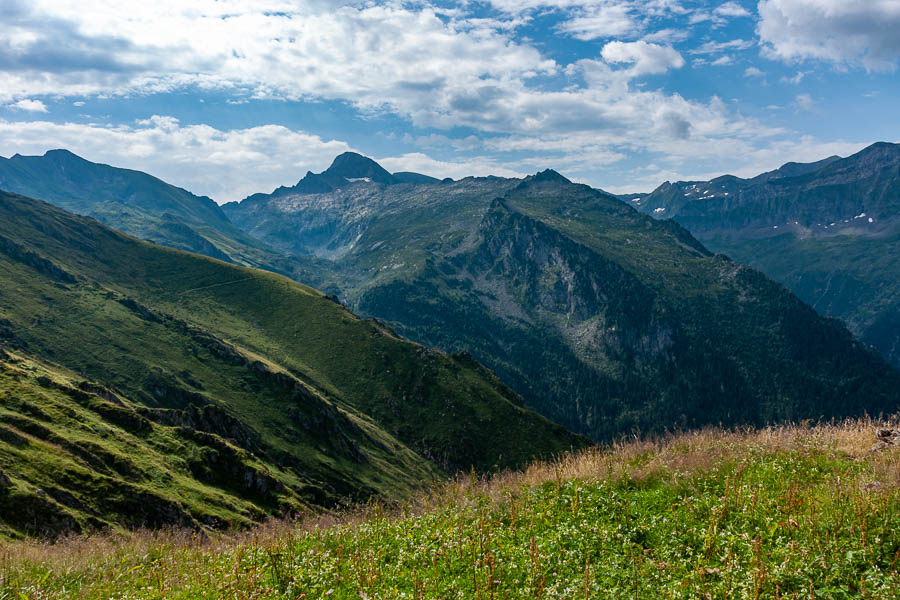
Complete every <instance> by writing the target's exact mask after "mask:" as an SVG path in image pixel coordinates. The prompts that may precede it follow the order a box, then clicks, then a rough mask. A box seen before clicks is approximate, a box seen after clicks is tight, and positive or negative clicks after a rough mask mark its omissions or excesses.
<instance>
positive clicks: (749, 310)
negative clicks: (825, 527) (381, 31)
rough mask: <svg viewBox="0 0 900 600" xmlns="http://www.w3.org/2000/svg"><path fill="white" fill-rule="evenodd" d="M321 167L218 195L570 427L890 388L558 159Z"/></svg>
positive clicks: (814, 407)
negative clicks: (462, 174) (415, 178)
mask: <svg viewBox="0 0 900 600" xmlns="http://www.w3.org/2000/svg"><path fill="white" fill-rule="evenodd" d="M336 162H337V161H336ZM353 163H354V164H358V165H366V168H369V169H371V171H370V172H373V173H377V172H380V171H378V170H377V169H374V167H371V165H370V163H369V162H368V161H367V160H366V161H363V160H359V159H358V158H356V159H354V161H353ZM333 168H334V167H332V169H333ZM332 169H329V171H332ZM329 171H326V172H325V173H323V174H321V176H316V175H307V176H306V177H305V178H304V180H303V181H322V180H328V181H329V182H336V184H335V185H332V184H331V183H329V185H332V189H329V190H325V191H307V190H308V189H309V188H306V187H304V185H302V184H303V181H301V184H298V186H295V187H294V188H291V189H286V188H282V189H280V190H278V191H276V192H275V193H274V194H270V195H265V194H257V195H254V196H251V197H250V198H248V199H246V200H244V201H243V202H241V203H231V204H229V205H227V206H226V207H224V209H225V212H226V214H227V215H228V217H229V218H230V219H231V220H232V221H233V222H234V223H235V224H236V225H237V226H238V227H240V228H242V229H243V230H244V231H245V232H247V233H248V234H251V235H253V236H254V237H258V238H259V239H261V240H263V241H264V242H266V243H267V244H269V245H270V246H272V247H274V248H278V249H280V250H282V251H284V252H286V253H295V254H313V255H315V256H317V257H319V258H320V259H322V261H323V264H328V265H329V268H328V272H327V273H325V274H323V276H322V279H321V280H320V281H321V282H322V284H323V285H327V286H328V289H329V290H331V291H336V292H338V293H339V295H340V296H341V298H342V299H343V300H344V301H345V302H347V303H348V304H349V306H351V307H353V308H354V309H356V310H359V311H361V312H363V313H365V314H369V315H373V316H377V317H379V318H380V319H383V320H386V321H388V322H389V323H390V324H392V325H393V326H395V327H396V328H397V329H398V330H399V331H401V332H403V333H404V334H406V335H408V336H410V337H412V338H413V339H415V340H418V341H420V342H423V343H425V344H428V345H435V346H438V347H440V348H444V349H446V350H452V351H458V350H463V349H466V350H468V351H470V352H471V353H472V355H473V356H474V357H475V358H477V359H478V360H480V361H482V362H484V363H485V364H486V365H488V366H489V367H491V368H492V369H493V370H494V371H495V372H497V373H498V375H500V376H501V378H502V379H503V380H504V381H506V382H507V383H508V384H510V385H511V386H512V387H513V388H514V389H515V390H516V391H518V392H519V393H521V394H522V395H523V396H524V397H525V400H526V402H527V403H528V404H529V405H530V406H532V407H534V408H535V409H537V410H538V411H539V412H542V413H543V414H545V415H546V416H548V417H550V418H552V419H554V420H557V421H558V422H561V423H563V424H565V425H566V426H568V427H570V428H573V429H575V430H577V431H580V432H584V433H587V434H589V435H591V436H593V437H595V438H608V437H609V436H612V435H615V434H617V433H621V432H623V431H629V430H631V429H632V428H635V427H637V428H640V429H641V430H644V431H646V430H658V429H660V428H664V427H671V426H677V425H685V426H694V425H700V424H703V423H718V422H719V421H722V422H725V423H764V422H767V421H771V420H775V419H785V418H802V417H818V416H820V415H823V414H824V415H842V414H851V413H856V412H859V411H861V410H868V411H870V412H878V411H881V410H895V409H896V408H897V406H898V404H900V385H898V384H900V377H898V374H897V373H895V372H893V371H892V370H891V369H890V368H889V367H888V366H887V365H886V364H884V363H883V362H882V361H881V360H880V359H879V358H877V357H875V356H874V355H872V354H871V353H869V352H868V351H866V350H865V349H864V348H863V347H861V346H860V345H859V344H857V343H856V342H854V341H853V340H852V337H851V336H850V334H849V333H848V332H847V331H846V330H845V329H844V328H843V327H842V326H841V325H839V324H838V323H837V322H835V321H832V320H828V319H823V318H820V317H819V316H818V315H816V314H815V312H814V311H813V310H811V309H810V308H809V307H808V306H806V305H805V304H803V303H802V302H800V301H799V300H798V299H797V298H795V297H794V296H793V295H791V294H790V293H789V292H788V291H787V290H785V289H784V288H782V287H781V286H780V285H778V284H775V283H773V282H771V281H769V280H767V279H766V278H765V277H764V276H762V275H761V274H760V273H758V272H756V271H754V270H752V269H749V268H747V267H744V266H741V265H739V264H737V263H734V262H732V261H730V260H729V259H727V258H723V257H720V256H713V255H712V254H711V253H710V252H708V251H707V250H706V249H705V248H704V247H703V246H702V245H701V244H700V243H699V242H698V241H697V240H696V239H694V238H693V237H692V236H691V235H690V234H689V233H688V232H687V231H686V230H684V229H682V228H681V227H679V226H678V225H676V224H675V223H672V222H667V221H662V222H660V221H655V220H653V219H650V218H648V217H646V216H644V215H641V214H639V213H638V212H637V211H635V210H633V209H631V208H629V207H627V206H626V205H625V204H623V203H622V202H621V201H620V200H618V199H616V198H615V197H613V196H610V195H608V194H605V193H603V192H600V191H598V190H594V189H591V188H589V187H587V186H583V185H575V184H572V183H571V182H569V181H568V180H567V179H566V178H564V177H562V176H561V175H559V174H558V173H555V172H553V171H545V172H542V173H539V174H537V175H535V176H532V177H528V178H526V179H524V180H520V179H505V178H497V177H487V178H472V177H469V178H465V179H461V180H459V181H455V182H441V183H434V182H432V183H424V184H398V183H396V181H391V180H384V181H381V182H379V181H376V180H375V178H374V177H371V178H369V179H370V180H368V181H367V180H366V179H364V178H360V177H356V175H359V174H360V172H359V171H354V172H346V173H343V174H342V175H341V176H342V177H343V179H344V181H343V182H341V181H338V180H337V179H336V178H335V177H334V176H333V175H334V173H333V172H332V173H330V174H329ZM317 189H318V190H321V188H317ZM326 280H327V281H326Z"/></svg>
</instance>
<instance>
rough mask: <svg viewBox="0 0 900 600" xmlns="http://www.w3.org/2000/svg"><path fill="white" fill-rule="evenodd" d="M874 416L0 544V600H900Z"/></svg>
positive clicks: (884, 455)
mask: <svg viewBox="0 0 900 600" xmlns="http://www.w3.org/2000/svg"><path fill="white" fill-rule="evenodd" d="M882 425H883V424H882V423H875V422H873V421H872V420H868V419H866V420H857V421H847V422H844V423H840V424H830V425H817V426H814V427H809V426H805V425H802V424H801V425H793V426H784V427H773V428H767V429H763V430H758V431H757V430H752V431H751V430H747V431H722V430H717V429H707V430H703V431H699V432H690V433H681V434H673V435H670V436H666V437H664V438H658V439H654V440H638V439H633V440H622V441H621V442H619V443H616V444H614V445H612V446H611V447H607V448H594V449H591V450H587V451H584V452H581V453H578V454H573V455H567V456H563V457H560V458H558V459H555V460H552V461H546V462H541V463H536V464H534V465H532V466H530V467H529V468H527V469H525V470H523V471H510V472H505V473H501V474H498V475H495V476H492V477H486V478H479V477H475V476H473V475H461V476H460V477H458V478H457V479H455V480H453V481H450V482H446V483H445V484H443V485H440V486H437V487H435V488H433V489H432V490H431V491H430V492H428V493H423V494H421V495H419V496H418V497H416V498H414V499H411V500H410V501H408V502H406V503H400V504H392V505H385V504H379V503H370V504H367V505H364V506H358V507H355V508H353V509H349V510H345V511H341V512H335V513H331V514H324V515H318V516H315V517H310V518H306V519H300V520H294V521H277V522H270V523H268V524H266V525H264V526H261V527H259V528H257V529H254V530H252V531H248V532H241V533H235V532H231V533H216V534H203V533H197V532H190V531H155V532H151V531H140V532H134V533H129V534H122V533H105V534H98V535H93V536H89V537H76V538H69V539H65V540H61V541H58V542H56V543H47V542H40V541H28V542H13V543H7V544H4V545H3V547H2V549H0V599H3V600H5V599H7V598H9V599H12V598H15V599H17V600H20V599H22V598H28V599H35V600H36V599H44V598H85V599H101V598H102V599H104V600H106V599H108V598H123V599H125V598H241V599H252V598H290V599H292V600H293V599H297V598H369V599H375V598H410V599H418V598H484V599H492V598H629V599H634V598H804V599H807V598H873V599H875V598H877V599H883V598H900V575H898V570H897V569H898V567H900V535H898V533H897V532H900V493H898V491H900V448H898V449H895V450H886V451H882V452H878V453H871V452H870V450H871V448H872V446H873V445H874V443H875V441H876V440H875V437H874V432H875V429H876V428H877V427H878V426H882Z"/></svg>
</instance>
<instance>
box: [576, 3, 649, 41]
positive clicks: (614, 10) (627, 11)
mask: <svg viewBox="0 0 900 600" xmlns="http://www.w3.org/2000/svg"><path fill="white" fill-rule="evenodd" d="M638 28H639V25H638V23H637V22H636V21H635V20H634V19H633V18H632V16H631V7H629V6H625V5H621V4H620V5H612V6H599V7H595V8H593V9H588V10H586V11H585V12H584V13H583V14H581V15H580V16H577V17H574V18H572V19H569V20H568V21H566V22H564V23H562V24H561V25H560V26H559V30H560V31H562V32H564V33H569V34H571V35H572V36H573V37H576V38H578V39H580V40H585V41H587V40H594V39H597V38H610V37H617V36H622V35H625V34H630V33H633V32H635V31H636V30H637V29H638Z"/></svg>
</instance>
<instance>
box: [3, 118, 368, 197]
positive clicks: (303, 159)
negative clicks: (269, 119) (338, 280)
mask: <svg viewBox="0 0 900 600" xmlns="http://www.w3.org/2000/svg"><path fill="white" fill-rule="evenodd" d="M53 148H66V149H68V150H71V151H72V152H75V153H76V154H78V155H80V156H82V157H84V158H86V159H88V160H92V161H94V162H103V163H108V164H112V165H114V166H118V167H126V168H131V169H137V170H141V171H146V172H148V173H151V174H153V175H155V176H157V177H160V178H162V179H164V180H166V181H168V182H169V183H172V184H175V185H178V186H180V187H184V188H186V189H188V190H190V191H192V192H194V193H196V194H200V195H207V196H210V197H212V198H214V199H215V200H217V201H219V202H225V201H229V200H239V199H241V198H243V197H245V196H247V195H249V194H252V193H255V192H259V191H270V190H271V189H273V188H274V187H276V186H277V185H279V184H285V185H293V184H294V183H296V182H297V180H299V179H300V177H302V175H303V174H304V173H305V172H306V171H307V170H308V169H311V170H313V171H321V170H324V169H325V168H327V167H328V165H329V164H330V163H331V160H332V159H333V158H334V157H335V156H336V155H337V154H340V153H341V152H345V151H347V150H350V149H351V148H350V146H349V145H348V144H346V143H345V142H342V141H336V140H331V141H326V140H323V139H321V138H320V137H318V136H315V135H311V134H308V133H305V132H302V131H294V130H291V129H288V128H286V127H282V126H280V125H263V126H260V127H251V128H247V129H232V130H221V129H216V128H213V127H210V126H208V125H188V126H183V125H181V124H179V122H178V120H177V119H174V118H172V117H167V116H153V117H151V118H150V119H146V120H143V121H140V122H138V123H136V124H135V125H133V126H123V125H120V126H109V125H104V124H80V123H51V122H47V121H31V122H11V121H4V120H0V154H5V155H11V154H14V153H17V152H18V153H20V154H43V153H44V152H45V151H47V150H50V149H53Z"/></svg>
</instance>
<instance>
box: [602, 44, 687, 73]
mask: <svg viewBox="0 0 900 600" xmlns="http://www.w3.org/2000/svg"><path fill="white" fill-rule="evenodd" d="M600 56H602V57H603V60H605V61H606V62H608V63H612V64H622V63H624V64H630V65H631V67H630V68H629V69H630V71H631V73H633V74H634V75H636V76H637V75H647V74H658V73H665V72H666V71H668V70H669V69H680V68H681V67H683V66H684V59H683V58H682V57H681V54H679V53H678V51H677V50H675V49H674V48H672V47H671V46H661V45H659V44H650V43H647V42H645V41H643V40H640V41H637V42H618V41H616V42H609V43H608V44H606V45H605V46H603V50H601V51H600Z"/></svg>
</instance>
